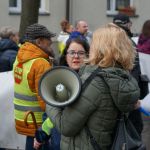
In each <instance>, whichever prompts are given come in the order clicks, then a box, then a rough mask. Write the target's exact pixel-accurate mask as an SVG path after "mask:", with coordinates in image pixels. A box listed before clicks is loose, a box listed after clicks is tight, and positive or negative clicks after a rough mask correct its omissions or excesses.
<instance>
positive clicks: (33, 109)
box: [14, 104, 43, 112]
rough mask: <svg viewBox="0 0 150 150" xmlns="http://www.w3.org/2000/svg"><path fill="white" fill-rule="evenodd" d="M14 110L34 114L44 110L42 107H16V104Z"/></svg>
mask: <svg viewBox="0 0 150 150" xmlns="http://www.w3.org/2000/svg"><path fill="white" fill-rule="evenodd" d="M14 108H15V110H20V111H29V110H30V111H33V112H43V111H42V110H41V108H40V107H38V106H37V107H31V106H20V105H16V104H14Z"/></svg>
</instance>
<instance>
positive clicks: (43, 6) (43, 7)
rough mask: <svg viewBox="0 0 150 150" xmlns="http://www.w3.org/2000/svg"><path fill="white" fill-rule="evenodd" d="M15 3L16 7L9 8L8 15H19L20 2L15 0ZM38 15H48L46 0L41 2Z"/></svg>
mask: <svg viewBox="0 0 150 150" xmlns="http://www.w3.org/2000/svg"><path fill="white" fill-rule="evenodd" d="M16 1H17V7H9V12H10V13H21V0H16ZM39 13H49V10H47V9H46V0H41V6H40V8H39Z"/></svg>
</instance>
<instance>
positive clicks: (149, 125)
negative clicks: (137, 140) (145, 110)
mask: <svg viewBox="0 0 150 150" xmlns="http://www.w3.org/2000/svg"><path fill="white" fill-rule="evenodd" d="M143 124H144V129H143V132H142V139H143V142H144V143H145V145H146V148H147V149H146V150H150V117H146V116H143Z"/></svg>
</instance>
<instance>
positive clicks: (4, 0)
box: [0, 0, 150, 33]
mask: <svg viewBox="0 0 150 150" xmlns="http://www.w3.org/2000/svg"><path fill="white" fill-rule="evenodd" d="M149 5H150V1H149V0H143V1H141V0H93V1H91V0H41V6H40V14H39V23H41V24H43V25H45V26H47V27H48V28H49V29H50V30H52V31H53V32H56V33H59V32H60V21H61V20H62V19H64V18H66V17H67V18H68V19H69V21H70V22H71V23H72V24H73V25H74V24H75V22H76V21H77V20H80V19H84V20H86V21H87V22H88V24H89V28H90V30H91V31H94V30H95V29H96V28H98V27H100V26H101V25H104V24H106V23H108V22H111V21H112V19H113V16H114V15H115V14H116V13H118V12H119V11H120V12H121V11H124V12H125V13H127V14H129V15H130V16H131V20H132V22H133V27H132V30H133V32H136V33H139V32H140V30H141V27H142V25H143V23H144V21H145V20H147V19H149V18H150V14H149V8H148V7H149ZM0 7H1V9H0V19H1V21H0V27H2V26H5V25H11V26H14V27H16V28H17V29H19V25H20V14H21V0H1V1H0Z"/></svg>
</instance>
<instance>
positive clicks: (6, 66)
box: [0, 39, 18, 72]
mask: <svg viewBox="0 0 150 150" xmlns="http://www.w3.org/2000/svg"><path fill="white" fill-rule="evenodd" d="M17 52H18V45H17V44H16V43H15V42H14V41H12V40H10V39H1V40H0V72H4V71H10V70H12V68H13V63H14V61H15V58H16V55H17Z"/></svg>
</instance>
